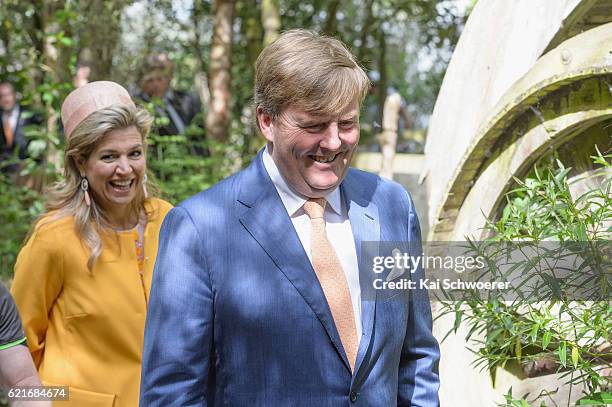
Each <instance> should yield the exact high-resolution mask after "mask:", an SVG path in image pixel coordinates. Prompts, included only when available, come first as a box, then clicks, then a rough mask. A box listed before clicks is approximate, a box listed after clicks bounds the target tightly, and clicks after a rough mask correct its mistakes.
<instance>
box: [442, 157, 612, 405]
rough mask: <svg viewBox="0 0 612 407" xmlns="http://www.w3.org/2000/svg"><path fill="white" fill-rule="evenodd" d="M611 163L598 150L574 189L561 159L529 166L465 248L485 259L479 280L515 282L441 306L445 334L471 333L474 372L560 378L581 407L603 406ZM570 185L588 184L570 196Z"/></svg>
mask: <svg viewBox="0 0 612 407" xmlns="http://www.w3.org/2000/svg"><path fill="white" fill-rule="evenodd" d="M611 158H612V156H611V155H605V156H604V155H602V154H601V153H600V152H599V151H597V155H595V156H593V157H592V159H593V163H594V164H595V167H596V169H595V170H594V171H592V172H591V173H590V174H589V175H588V176H586V177H581V178H580V179H578V180H576V181H572V182H570V181H569V174H570V173H571V169H570V168H565V167H564V166H563V164H562V163H561V162H558V161H557V162H556V165H552V164H550V163H548V164H545V165H541V166H536V168H535V169H534V170H533V171H532V173H531V174H530V175H529V176H528V177H527V178H526V179H525V180H519V179H517V180H516V183H517V185H518V187H517V188H516V189H514V190H513V191H511V192H510V193H508V195H507V205H506V206H505V208H504V210H503V213H502V214H501V216H500V217H499V219H498V220H496V221H490V222H489V223H488V225H487V229H488V232H489V238H488V239H486V240H485V241H483V242H473V241H470V242H469V247H470V249H471V250H472V251H474V252H476V253H478V254H480V255H483V256H484V257H485V258H486V259H487V265H488V266H487V267H486V269H485V270H484V271H483V273H482V275H481V276H480V277H481V278H485V277H486V278H489V279H491V278H493V279H506V281H509V280H510V279H511V278H512V277H513V276H514V277H515V278H516V277H517V276H518V279H515V280H514V281H515V282H516V281H518V283H515V284H513V286H512V291H511V293H510V294H511V296H510V297H508V293H506V296H504V295H501V293H497V292H493V291H492V292H490V293H489V294H488V298H482V296H481V295H480V294H479V293H475V292H474V293H469V292H468V293H465V295H464V296H463V297H462V299H461V300H460V301H457V302H445V303H442V305H443V307H444V313H445V314H446V313H451V314H454V316H455V324H454V328H453V330H451V332H452V331H454V332H457V329H458V328H459V326H461V325H464V326H467V327H468V328H469V330H468V334H467V338H466V339H467V340H468V341H469V342H470V343H471V344H472V345H475V346H476V349H475V350H474V353H475V355H476V359H475V365H476V366H477V367H479V368H488V369H489V371H490V372H491V374H492V377H493V379H494V378H495V370H496V369H497V368H498V367H501V368H504V367H507V365H508V364H509V363H513V364H515V366H518V367H519V368H520V369H522V371H523V374H524V376H526V377H533V376H538V375H542V374H549V373H555V372H559V373H561V377H562V378H563V379H564V380H566V382H567V384H568V385H569V386H570V389H569V390H570V394H571V391H572V388H573V387H574V386H579V388H580V389H583V390H582V391H583V393H584V394H583V395H582V396H583V397H582V398H581V400H580V401H579V403H578V405H605V404H606V403H609V402H610V401H609V399H610V398H611V396H610V393H609V390H610V386H611V385H612V381H611V378H610V373H609V372H610V371H612V370H610V368H611V366H612V365H611V361H612V351H611V349H612V345H611V338H610V334H611V332H612V318H611V315H612V306H611V303H610V301H609V300H610V293H611V278H612V276H611V272H610V270H611V262H610V238H611V236H612V176H611V175H610V174H611V170H612V165H611V164H610V159H611ZM574 182H581V183H583V184H585V183H587V184H590V185H591V186H590V188H588V189H587V190H586V192H583V193H581V194H578V196H576V195H577V194H576V191H575V189H574V190H573V189H572V187H573V186H574V185H575V184H574ZM517 253H518V254H522V255H523V256H517ZM517 257H518V259H517ZM559 271H560V273H559ZM449 333H450V332H449ZM606 372H608V373H606ZM552 393H553V392H547V391H546V390H543V391H542V393H541V394H539V395H536V396H533V395H532V396H531V397H533V399H532V400H530V401H527V398H528V397H529V395H525V396H524V397H523V398H522V399H520V398H519V399H515V398H513V396H512V389H510V391H509V392H508V394H507V395H506V403H505V404H503V406H505V407H511V406H515V407H518V406H520V407H526V406H531V405H532V404H530V403H540V404H534V405H537V406H546V405H547V404H546V402H551V401H552V400H553V398H552V397H549V396H551V395H552ZM546 399H548V401H546ZM588 403H590V404H588ZM551 405H556V404H554V402H553V404H551ZM568 405H569V402H568Z"/></svg>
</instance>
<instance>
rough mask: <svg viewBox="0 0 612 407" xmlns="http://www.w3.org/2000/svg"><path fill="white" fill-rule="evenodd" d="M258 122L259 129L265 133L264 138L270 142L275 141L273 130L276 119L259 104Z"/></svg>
mask: <svg viewBox="0 0 612 407" xmlns="http://www.w3.org/2000/svg"><path fill="white" fill-rule="evenodd" d="M256 114H257V124H258V125H259V131H261V134H263V136H264V138H265V139H266V140H268V141H269V142H270V143H273V142H274V134H273V132H272V130H273V128H274V121H273V120H272V116H270V115H269V114H268V113H266V112H265V111H264V109H263V108H262V107H261V106H257V111H256Z"/></svg>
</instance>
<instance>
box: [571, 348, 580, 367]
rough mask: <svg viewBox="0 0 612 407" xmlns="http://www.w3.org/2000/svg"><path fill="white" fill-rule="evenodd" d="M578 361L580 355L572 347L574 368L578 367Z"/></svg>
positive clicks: (576, 349)
mask: <svg viewBox="0 0 612 407" xmlns="http://www.w3.org/2000/svg"><path fill="white" fill-rule="evenodd" d="M578 359H580V353H578V348H577V347H575V346H572V364H573V365H574V366H578Z"/></svg>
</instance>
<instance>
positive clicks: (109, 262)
mask: <svg viewBox="0 0 612 407" xmlns="http://www.w3.org/2000/svg"><path fill="white" fill-rule="evenodd" d="M171 208H172V206H171V205H170V204H169V203H168V202H165V201H162V200H160V199H148V200H147V201H146V202H145V209H146V212H147V214H149V216H148V221H147V225H146V228H145V231H144V253H143V254H144V264H143V266H144V267H143V270H142V275H141V273H140V272H139V264H138V256H137V247H136V245H135V242H134V235H133V232H132V231H126V232H116V233H112V234H106V235H103V236H102V241H103V243H102V248H103V249H102V253H101V255H100V257H99V258H98V261H97V262H96V263H95V265H94V268H93V270H92V271H91V272H90V271H89V270H88V269H87V259H88V257H89V251H88V250H87V249H86V248H85V246H84V243H83V242H82V241H81V240H80V239H79V237H78V236H77V234H76V232H75V228H74V220H73V219H72V218H62V219H59V220H54V221H51V222H46V223H45V221H44V220H43V221H41V222H39V224H38V226H37V227H36V229H35V231H34V233H33V235H32V236H31V238H30V239H29V241H28V243H27V244H26V245H25V246H24V247H23V249H22V250H21V252H20V253H19V256H18V258H17V263H16V265H15V279H14V281H13V285H12V294H13V296H14V298H15V302H16V303H17V307H18V309H19V313H20V315H21V318H22V320H23V325H24V328H25V331H26V336H27V340H28V346H29V348H30V352H31V353H32V357H33V358H34V362H35V364H36V367H37V368H38V373H39V375H40V377H41V379H42V381H43V383H44V384H45V385H62V386H69V402H61V403H57V405H61V406H80V407H89V406H91V407H97V406H100V407H102V406H104V407H106V406H115V407H135V406H138V397H139V389H140V368H141V353H142V347H143V339H144V327H145V317H146V312H147V301H148V293H149V292H150V289H151V278H152V275H153V266H154V264H155V256H156V255H157V245H158V240H159V230H160V227H161V224H162V221H163V219H164V217H165V216H166V214H167V213H168V211H169V210H170V209H171ZM143 286H144V289H143Z"/></svg>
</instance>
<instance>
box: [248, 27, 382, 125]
mask: <svg viewBox="0 0 612 407" xmlns="http://www.w3.org/2000/svg"><path fill="white" fill-rule="evenodd" d="M369 88H370V81H369V79H368V76H367V75H366V73H365V71H364V70H363V68H361V66H359V64H358V63H357V61H356V60H355V57H354V56H353V54H352V53H351V52H350V51H349V50H348V48H347V47H346V46H345V45H344V44H343V43H342V42H340V41H338V40H337V39H334V38H331V37H326V36H323V35H319V34H317V33H315V32H312V31H307V30H290V31H287V32H285V33H283V34H282V35H281V36H280V37H279V38H278V39H277V40H276V41H274V42H273V43H272V44H270V45H268V46H267V47H266V48H265V49H264V50H263V51H262V52H261V54H260V55H259V57H258V58H257V62H256V63H255V90H254V94H255V104H256V106H257V107H260V108H262V109H263V111H264V112H265V113H267V114H268V115H270V116H271V117H272V118H273V119H276V118H277V117H278V115H279V114H280V113H281V112H282V111H283V110H284V109H286V108H288V107H289V106H296V107H298V108H300V109H303V110H304V111H306V112H308V113H314V114H338V113H340V112H342V111H343V110H344V109H346V108H347V107H348V106H350V105H351V104H352V103H354V102H358V103H359V105H361V103H362V102H363V99H364V98H365V96H366V95H367V93H368V90H369Z"/></svg>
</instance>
